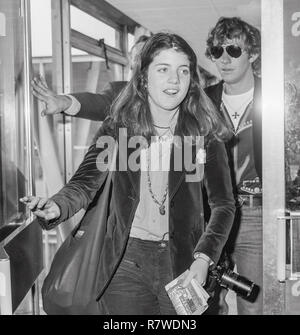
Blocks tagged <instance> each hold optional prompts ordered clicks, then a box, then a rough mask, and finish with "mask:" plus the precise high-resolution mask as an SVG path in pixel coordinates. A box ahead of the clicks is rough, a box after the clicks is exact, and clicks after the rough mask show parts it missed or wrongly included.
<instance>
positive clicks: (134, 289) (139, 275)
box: [101, 237, 176, 315]
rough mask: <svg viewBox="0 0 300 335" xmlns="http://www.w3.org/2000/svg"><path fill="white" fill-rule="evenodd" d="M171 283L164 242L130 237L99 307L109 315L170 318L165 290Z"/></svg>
mask: <svg viewBox="0 0 300 335" xmlns="http://www.w3.org/2000/svg"><path fill="white" fill-rule="evenodd" d="M172 280H173V273H172V267H171V258H170V251H169V245H168V241H163V242H153V241H145V240H140V239H137V238H131V237H130V238H129V241H128V244H127V247H126V251H125V254H124V257H123V259H122V261H121V263H120V265H119V267H118V269H117V271H116V273H115V274H114V276H113V279H112V280H111V282H110V284H109V285H108V287H107V289H106V290H105V293H104V294H103V296H102V298H101V303H102V305H103V307H104V309H105V310H106V312H107V314H109V315H159V314H164V315H174V314H176V312H175V309H174V307H173V305H172V303H171V301H170V299H169V297H168V295H167V293H166V290H165V285H166V284H167V283H169V282H170V281H172Z"/></svg>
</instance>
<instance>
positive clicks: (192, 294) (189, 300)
mask: <svg viewBox="0 0 300 335" xmlns="http://www.w3.org/2000/svg"><path fill="white" fill-rule="evenodd" d="M188 272H189V270H186V271H185V272H183V273H182V274H181V275H180V276H179V277H177V278H175V279H174V280H172V281H171V282H170V283H169V284H167V285H166V286H165V289H166V291H167V293H168V295H169V297H170V299H171V301H172V303H173V306H174V308H175V310H176V312H177V314H178V315H200V314H202V313H203V312H204V311H205V310H206V309H207V307H208V304H207V300H208V298H209V297H210V295H209V294H208V293H207V292H206V291H205V290H204V288H203V287H202V286H201V285H200V284H199V282H198V281H197V280H196V279H195V278H193V279H192V280H191V282H190V284H189V285H188V286H187V287H185V288H183V287H182V286H181V284H182V282H183V280H184V279H185V277H186V276H187V274H188Z"/></svg>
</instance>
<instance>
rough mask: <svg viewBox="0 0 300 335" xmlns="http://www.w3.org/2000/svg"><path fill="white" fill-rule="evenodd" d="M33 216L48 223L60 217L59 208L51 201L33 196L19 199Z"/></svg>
mask: <svg viewBox="0 0 300 335" xmlns="http://www.w3.org/2000/svg"><path fill="white" fill-rule="evenodd" d="M20 201H21V202H22V203H23V204H25V205H26V206H27V207H28V208H29V209H30V210H31V211H32V213H33V214H34V215H36V216H37V217H39V218H42V219H44V220H47V221H50V220H54V219H57V218H59V217H60V208H59V206H58V205H57V204H56V203H55V202H54V201H53V200H51V199H47V198H40V197H34V196H30V195H29V196H26V197H23V198H21V199H20Z"/></svg>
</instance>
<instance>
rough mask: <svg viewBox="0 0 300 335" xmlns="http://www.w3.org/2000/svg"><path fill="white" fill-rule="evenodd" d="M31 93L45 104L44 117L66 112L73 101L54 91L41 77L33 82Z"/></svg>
mask: <svg viewBox="0 0 300 335" xmlns="http://www.w3.org/2000/svg"><path fill="white" fill-rule="evenodd" d="M31 91H32V94H33V95H34V96H35V97H36V98H38V99H39V100H40V101H42V102H44V103H45V108H44V110H43V111H42V116H45V115H52V114H57V113H61V112H64V111H65V110H66V109H68V108H69V107H70V106H71V104H72V100H71V99H70V98H69V97H67V96H65V95H58V94H56V93H55V92H54V91H52V90H51V89H50V88H49V87H48V85H47V82H46V80H45V79H44V78H43V77H41V76H39V77H35V78H34V79H33V80H32V81H31Z"/></svg>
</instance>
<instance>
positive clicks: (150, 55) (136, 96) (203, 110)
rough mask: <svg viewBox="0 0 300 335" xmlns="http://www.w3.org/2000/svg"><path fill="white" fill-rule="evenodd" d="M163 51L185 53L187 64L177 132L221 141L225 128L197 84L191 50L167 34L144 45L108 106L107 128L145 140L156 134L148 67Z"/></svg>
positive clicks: (156, 37)
mask: <svg viewBox="0 0 300 335" xmlns="http://www.w3.org/2000/svg"><path fill="white" fill-rule="evenodd" d="M166 49H174V50H176V51H178V52H182V53H184V54H185V55H186V56H187V57H188V59H189V62H190V74H191V81H190V86H189V90H188V92H187V95H186V97H185V98H184V100H183V101H182V103H181V104H180V108H179V116H178V121H177V126H176V127H177V129H176V133H177V134H178V135H180V136H192V137H193V138H195V137H196V136H208V135H213V136H215V137H216V138H217V139H219V140H222V139H224V138H225V137H226V136H227V135H228V129H227V128H226V127H225V125H224V124H223V122H222V120H221V118H220V116H219V114H218V112H217V111H216V109H215V107H214V105H213V103H212V102H211V100H210V99H209V98H208V97H207V95H206V94H205V92H204V91H203V89H202V87H201V85H200V81H199V75H198V71H197V57H196V55H195V53H194V51H193V49H192V48H191V47H190V46H189V45H188V43H187V42H186V41H185V40H184V39H183V38H181V37H180V36H178V35H176V34H170V33H157V34H154V35H153V36H151V37H150V38H149V39H148V40H147V42H146V43H145V45H144V46H143V48H142V50H141V52H140V54H139V55H138V57H137V64H136V66H135V67H134V71H133V74H132V78H131V80H130V81H129V83H128V84H127V85H126V87H125V88H124V89H123V91H122V92H121V93H120V94H119V96H118V97H117V98H116V100H115V101H114V103H113V105H112V107H111V110H110V115H109V120H110V122H112V124H113V125H114V126H113V127H110V128H114V131H116V130H117V129H116V128H119V127H125V128H127V133H128V135H129V136H143V137H144V138H146V139H147V140H148V141H149V140H150V138H151V136H154V135H156V134H155V130H154V127H153V120H152V115H151V112H150V107H149V103H148V90H147V78H148V68H149V65H150V64H151V62H152V61H153V59H154V57H155V56H156V55H158V54H159V53H160V52H161V51H162V50H166ZM115 134H116V132H115Z"/></svg>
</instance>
